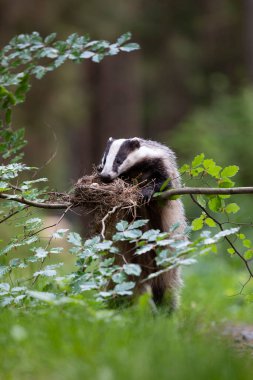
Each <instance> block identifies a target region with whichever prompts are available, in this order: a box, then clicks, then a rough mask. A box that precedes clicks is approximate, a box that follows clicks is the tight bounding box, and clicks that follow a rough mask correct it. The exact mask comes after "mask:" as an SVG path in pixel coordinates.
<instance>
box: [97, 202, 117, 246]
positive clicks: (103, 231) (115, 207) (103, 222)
mask: <svg viewBox="0 0 253 380" xmlns="http://www.w3.org/2000/svg"><path fill="white" fill-rule="evenodd" d="M118 208H119V206H114V207H113V208H112V209H111V210H110V211H108V213H107V214H106V215H105V216H104V217H103V219H102V220H101V224H102V230H101V236H102V238H103V239H105V221H106V219H107V218H108V217H109V216H110V215H112V214H114V213H115V211H116V210H117V209H118Z"/></svg>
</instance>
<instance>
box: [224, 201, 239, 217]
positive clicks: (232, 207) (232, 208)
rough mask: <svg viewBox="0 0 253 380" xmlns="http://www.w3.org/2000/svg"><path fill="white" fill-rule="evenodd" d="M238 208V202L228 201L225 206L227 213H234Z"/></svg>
mask: <svg viewBox="0 0 253 380" xmlns="http://www.w3.org/2000/svg"><path fill="white" fill-rule="evenodd" d="M239 210H240V207H239V206H238V204H236V203H229V204H228V205H227V206H226V207H225V211H226V212H227V213H228V214H231V213H233V214H236V213H237V212H238V211H239Z"/></svg>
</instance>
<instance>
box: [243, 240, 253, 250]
mask: <svg viewBox="0 0 253 380" xmlns="http://www.w3.org/2000/svg"><path fill="white" fill-rule="evenodd" d="M242 244H243V245H244V247H246V248H251V246H252V243H251V241H250V240H249V239H245V240H243V242H242Z"/></svg>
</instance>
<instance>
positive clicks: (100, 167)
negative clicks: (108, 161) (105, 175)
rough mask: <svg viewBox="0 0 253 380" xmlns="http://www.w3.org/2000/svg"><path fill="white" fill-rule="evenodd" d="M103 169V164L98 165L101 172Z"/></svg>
mask: <svg viewBox="0 0 253 380" xmlns="http://www.w3.org/2000/svg"><path fill="white" fill-rule="evenodd" d="M102 170H103V166H102V165H101V164H100V165H98V166H97V171H98V172H99V173H101V171H102Z"/></svg>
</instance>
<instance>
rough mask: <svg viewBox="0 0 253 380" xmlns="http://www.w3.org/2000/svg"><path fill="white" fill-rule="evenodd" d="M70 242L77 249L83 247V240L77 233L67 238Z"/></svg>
mask: <svg viewBox="0 0 253 380" xmlns="http://www.w3.org/2000/svg"><path fill="white" fill-rule="evenodd" d="M67 240H68V242H69V243H71V244H73V245H75V246H77V247H81V246H82V238H81V236H80V235H79V234H78V233H77V232H70V233H69V234H68V238H67Z"/></svg>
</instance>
